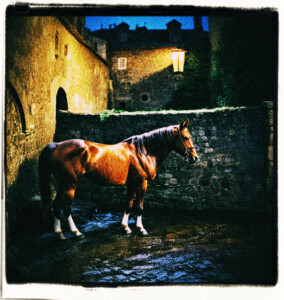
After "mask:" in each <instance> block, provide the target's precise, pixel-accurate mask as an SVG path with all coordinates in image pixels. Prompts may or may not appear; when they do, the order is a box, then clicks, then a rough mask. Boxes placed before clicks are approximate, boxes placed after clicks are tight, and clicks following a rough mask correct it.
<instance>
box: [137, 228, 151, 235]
mask: <svg viewBox="0 0 284 300" xmlns="http://www.w3.org/2000/svg"><path fill="white" fill-rule="evenodd" d="M138 235H139V236H147V235H149V233H148V232H147V231H146V230H145V229H144V230H142V231H139V233H138Z"/></svg>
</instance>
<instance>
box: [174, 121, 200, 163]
mask: <svg viewBox="0 0 284 300" xmlns="http://www.w3.org/2000/svg"><path fill="white" fill-rule="evenodd" d="M188 125H189V120H188V121H185V122H181V123H180V124H179V125H178V127H175V129H176V130H175V135H176V136H177V138H176V144H175V148H174V151H176V152H177V153H179V154H181V155H182V156H183V157H184V158H185V160H187V161H188V162H190V163H192V164H194V163H196V162H197V161H198V155H197V153H196V151H195V147H194V145H193V141H192V137H191V134H190V133H189V131H188V129H187V127H188Z"/></svg>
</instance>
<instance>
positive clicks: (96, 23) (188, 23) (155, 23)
mask: <svg viewBox="0 0 284 300" xmlns="http://www.w3.org/2000/svg"><path fill="white" fill-rule="evenodd" d="M173 19H175V20H177V21H179V22H180V23H181V24H182V25H181V29H194V18H193V17H178V16H173V17H171V16H167V17H164V16H163V17H143V16H139V17H128V16H122V17H119V16H115V17H109V16H107V17H103V16H100V17H86V27H87V28H89V29H90V30H91V31H93V30H98V29H101V28H104V29H109V25H112V27H113V25H114V24H116V25H119V24H120V23H121V22H125V23H127V24H128V25H129V26H130V27H129V29H130V30H133V29H135V28H136V25H138V26H139V27H142V26H146V27H147V29H167V26H166V24H167V23H168V22H170V21H172V20H173ZM202 25H203V29H204V30H205V31H208V17H202Z"/></svg>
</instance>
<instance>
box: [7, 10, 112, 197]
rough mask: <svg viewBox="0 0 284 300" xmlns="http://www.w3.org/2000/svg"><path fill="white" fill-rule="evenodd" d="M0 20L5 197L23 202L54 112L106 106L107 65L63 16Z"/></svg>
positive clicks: (31, 187) (32, 186)
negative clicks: (1, 32)
mask: <svg viewBox="0 0 284 300" xmlns="http://www.w3.org/2000/svg"><path fill="white" fill-rule="evenodd" d="M6 25H7V27H6V106H5V107H6V108H5V109H6V111H5V115H6V119H5V154H6V155H5V156H6V160H5V171H6V184H7V185H6V187H7V188H6V189H7V196H8V197H7V199H8V200H9V199H10V198H11V197H13V198H15V199H19V201H24V199H23V198H25V197H28V196H31V195H33V192H34V190H35V189H36V186H37V184H36V165H37V159H38V155H39V152H40V151H41V150H42V149H43V147H44V146H45V145H47V144H48V143H50V142H52V141H53V140H54V135H55V132H56V115H57V111H58V110H68V111H71V112H74V113H81V112H86V111H88V112H90V113H97V112H101V111H103V110H105V109H107V105H108V90H109V69H108V64H107V62H106V61H105V60H104V59H103V58H101V57H100V56H99V55H98V54H97V53H96V52H95V51H94V50H93V49H92V48H91V46H90V45H89V44H87V42H85V40H84V39H83V38H82V36H81V35H80V34H79V33H78V31H77V30H76V29H75V27H74V26H72V25H71V23H70V22H69V21H68V19H66V18H64V17H60V18H58V17H54V16H15V15H13V14H11V15H10V14H9V13H8V14H7V19H6ZM14 187H17V188H15V189H13V188H14ZM25 191H28V193H27V194H26V195H25ZM11 195H12V196H11ZM10 196H11V197H10ZM18 196H20V197H18Z"/></svg>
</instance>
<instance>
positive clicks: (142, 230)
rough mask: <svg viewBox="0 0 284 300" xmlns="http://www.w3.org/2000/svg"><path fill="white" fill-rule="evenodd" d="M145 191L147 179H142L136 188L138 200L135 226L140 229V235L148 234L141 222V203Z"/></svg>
mask: <svg viewBox="0 0 284 300" xmlns="http://www.w3.org/2000/svg"><path fill="white" fill-rule="evenodd" d="M146 192H147V180H144V181H143V183H142V184H141V186H140V187H139V188H138V189H137V200H138V201H139V203H138V212H137V221H136V227H137V228H138V229H139V230H140V233H141V235H148V232H147V231H146V229H145V228H144V226H143V224H142V213H143V203H144V196H145V194H146Z"/></svg>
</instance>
